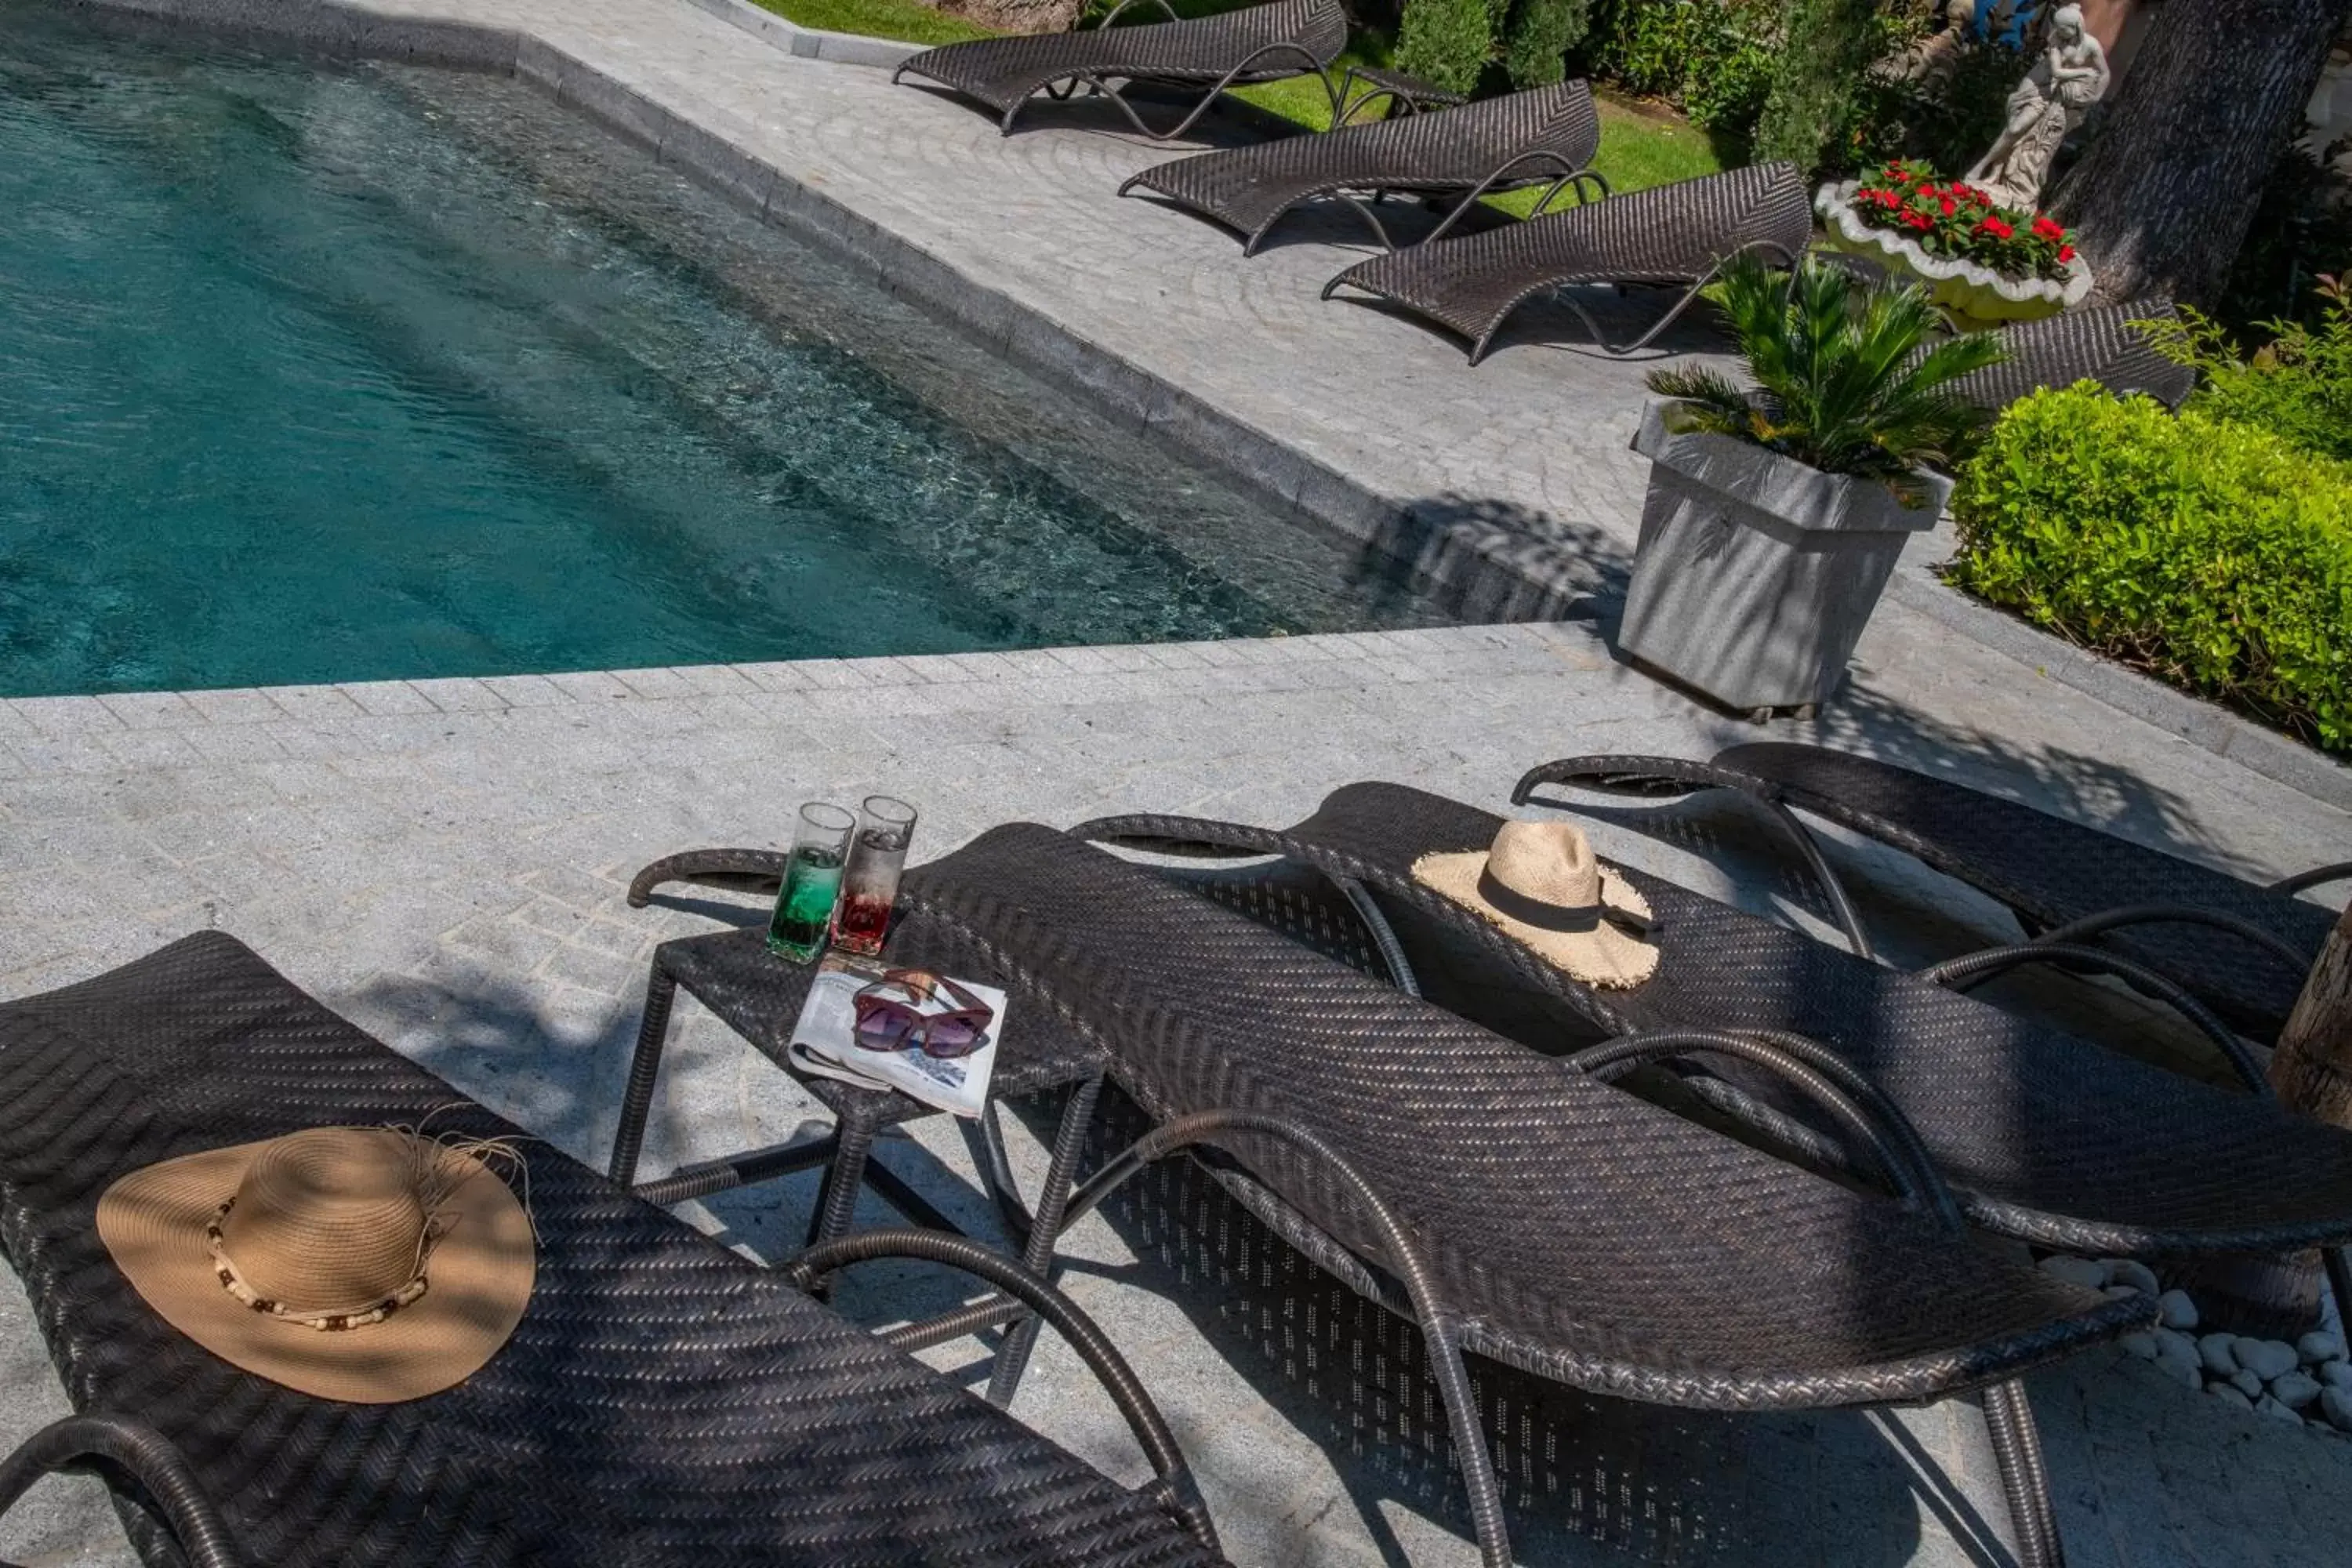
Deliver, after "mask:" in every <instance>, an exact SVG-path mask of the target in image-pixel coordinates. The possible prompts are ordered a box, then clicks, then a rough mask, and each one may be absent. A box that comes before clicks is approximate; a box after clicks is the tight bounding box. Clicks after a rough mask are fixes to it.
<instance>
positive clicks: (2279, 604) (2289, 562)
mask: <svg viewBox="0 0 2352 1568" xmlns="http://www.w3.org/2000/svg"><path fill="white" fill-rule="evenodd" d="M1952 510H1953V513H1954V515H1955V517H1956V518H1957V520H1958V524H1959V532H1960V542H1961V548H1960V553H1959V556H1958V560H1957V561H1956V562H1955V563H1953V566H1952V569H1951V574H1950V575H1951V579H1952V581H1953V582H1954V583H1956V584H1958V585H1959V586H1960V587H1963V588H1965V589H1967V590H1968V591H1969V592H1970V593H1973V594H1976V595H1980V596H1981V597H1983V598H1986V599H1989V600H1990V601H1991V602H1992V603H1994V604H1996V605H2004V606H2006V607H2008V608H2010V609H2012V610H2016V611H2018V612H2020V613H2021V614H2022V615H2024V616H2026V617H2027V618H2028V619H2030V620H2032V621H2035V622H2037V623H2039V624H2041V625H2042V626H2048V627H2050V628H2052V629H2053V630H2054V631H2057V632H2059V633H2060V634H2061V635H2063V636H2064V637H2068V638H2070V639H2072V640H2074V641H2075V642H2079V643H2081V644H2084V646H2086V647H2092V648H2095V649H2096V650H2098V651H2099V652H2102V653H2105V654H2108V655H2110V656H2112V657H2114V658H2118V659H2121V660H2123V661H2124V662H2126V663H2128V664H2131V665H2134V666H2136V667H2137V668H2142V669H2145V670H2147V671H2148V672H2149V673H2151V674H2153V675H2156V676H2158V677H2159V678H2161V679H2165V680H2168V681H2170V682H2172V683H2173V684H2174V685H2176V686H2179V687H2183V688H2185V689H2189V690H2191V691H2195V692H2199V693H2201V694H2203V695H2206V696H2209V697H2214V698H2218V699H2221V700H2224V701H2227V702H2230V703H2231V704H2233V705H2235V706H2237V707H2240V708H2242V709H2244V710H2247V711H2249V712H2252V714H2254V715H2255V716H2257V717H2259V718H2261V719H2263V720H2265V721H2269V722H2271V723H2273V724H2275V725H2277V726H2279V727H2280V728H2282V729H2284V730H2287V731H2291V732H2293V733H2294V734H2297V735H2300V736H2302V737H2304V738H2305V739H2306V740H2312V741H2315V742H2317V743H2318V744H2319V745H2321V746H2323V747H2325V748H2326V749H2328V750H2330V751H2339V752H2343V751H2352V464H2345V463H2340V462H2336V461H2335V460H2333V459H2331V458H2324V457H2320V456H2317V455H2315V454H2313V453H2310V452H2305V451H2303V450H2300V449H2298V448H2296V447H2294V446H2292V445H2290V444H2289V443H2287V442H2286V441H2284V440H2282V439H2280V438H2279V437H2276V436H2273V435H2272V434H2271V433H2269V432H2268V431H2265V430H2260V429H2256V428H2253V427H2251V426H2244V425H2239V424H2233V423H2230V422H2228V421H2224V420H2220V419H2215V418H2211V417H2209V416H2205V415H2201V414H2199V413H2196V412H2194V411H2193V410H2192V411H2189V412H2187V413H2183V414H2181V415H2180V416H2178V417H2176V416H2172V415H2170V414H2168V413H2166V412H2165V411H2164V410H2163V409H2162V408H2160V407H2158V405H2156V404H2154V403H2152V402H2150V401H2148V400H2147V399H2146V398H2131V399H2126V400H2117V399H2116V398H2114V397H2111V396H2109V395H2106V394H2105V393H2104V392H2101V391H2099V390H2098V389H2097V388H2095V387H2093V386H2090V385H2088V384H2084V385H2081V386H2077V387H2074V388H2073V389H2072V390H2069V391H2063V392H2054V391H2053V392H2041V393H2036V394H2035V395H2032V396H2031V397H2028V398H2026V399H2024V400H2023V401H2022V402H2020V403H2017V404H2015V405H2012V406H2011V408H2010V410H2009V411H2008V412H2007V413H2006V414H2004V415H2003V416H2001V418H2000V421H1999V422H1998V423H1997V424H1996V425H1995V426H1993V429H1992V431H1991V433H1990V436H1989V437H1988V438H1987V440H1986V442H1985V445H1984V447H1982V448H1981V449H1980V450H1979V453H1978V455H1977V457H1976V458H1975V459H1974V460H1973V461H1971V462H1970V463H1969V465H1968V467H1967V468H1965V469H1963V470H1962V472H1961V475H1960V483H1959V488H1958V491H1957V492H1956V493H1955V495H1954V497H1953V501H1952Z"/></svg>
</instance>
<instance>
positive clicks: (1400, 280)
mask: <svg viewBox="0 0 2352 1568" xmlns="http://www.w3.org/2000/svg"><path fill="white" fill-rule="evenodd" d="M1812 233H1813V218H1812V209H1811V207H1810V206H1809V205H1806V201H1805V182H1804V179H1803V176H1801V174H1799V173H1798V172H1797V167H1796V165H1795V164H1793V163H1759V164H1756V165H1754V166H1752V167H1749V168H1745V169H1734V170H1731V171H1730V172H1728V173H1727V174H1709V175H1707V176H1706V177H1705V178H1703V179H1696V180H1684V181H1682V182H1680V183H1678V184H1671V185H1659V186H1656V187H1654V189H1651V190H1646V191H1635V192H1633V193H1632V194H1630V195H1621V196H1612V197H1610V198H1609V199H1608V200H1607V201H1602V202H1595V203H1592V204H1591V205H1588V206H1579V207H1571V208H1570V209H1568V210H1567V211H1565V212H1552V213H1546V214H1545V215H1544V216H1541V217H1536V218H1530V219H1528V221H1526V222H1524V223H1514V224H1505V225H1503V226H1500V227H1498V228H1492V229H1488V230H1486V232H1484V233H1481V234H1473V235H1465V236H1463V237H1459V238H1454V239H1444V240H1440V241H1438V242H1436V243H1434V244H1431V245H1419V246H1415V247H1412V249H1410V250H1399V251H1393V252H1391V253H1390V254H1389V255H1386V256H1376V257H1373V258H1371V259H1370V260H1369V261H1362V262H1359V263H1358V264H1357V265H1355V266H1353V267H1351V268H1348V270H1346V271H1345V272H1342V273H1340V274H1339V276H1338V277H1337V278H1334V279H1331V281H1330V282H1328V283H1327V284H1325V285H1324V288H1323V297H1324V298H1325V299H1327V300H1328V299H1329V298H1330V297H1331V295H1332V293H1333V292H1334V291H1336V290H1338V289H1342V288H1348V289H1361V290H1362V291H1363V292H1365V293H1367V294H1371V295H1375V296H1377V297H1379V298H1381V299H1382V300H1388V301H1389V302H1390V303H1391V304H1393V305H1396V306H1398V307H1400V308H1402V309H1403V310H1409V311H1411V312H1412V313H1413V314H1415V315H1418V316H1426V317H1428V318H1429V319H1430V320H1431V321H1435V322H1437V323H1438V324H1440V325H1441V326H1444V327H1446V328H1449V329H1451V330H1452V331H1455V332H1458V333H1460V334H1461V335H1462V336H1464V337H1465V338H1467V339H1469V340H1470V363H1473V364H1475V363H1478V361H1479V360H1481V359H1482V358H1484V357H1485V356H1486V350H1487V347H1488V346H1489V345H1490V344H1491V343H1492V342H1494V338H1495V334H1496V331H1499V330H1500V329H1501V327H1502V325H1503V322H1504V321H1506V320H1507V319H1508V318H1509V316H1510V314H1511V312H1512V311H1514V310H1517V309H1518V308H1519V307H1520V306H1521V305H1524V304H1525V303H1527V302H1528V300H1532V299H1534V298H1535V297H1536V296H1537V295H1538V294H1543V293H1546V292H1549V291H1550V290H1552V289H1566V288H1569V287H1570V286H1572V285H1577V284H1586V283H1621V284H1622V283H1652V284H1664V285H1679V286H1681V287H1682V288H1683V290H1684V292H1683V294H1682V296H1681V298H1680V299H1679V300H1676V302H1675V306H1674V308H1673V309H1672V310H1668V311H1667V312H1666V314H1665V315H1664V318H1662V319H1661V320H1660V321H1658V322H1657V323H1656V324H1655V325H1654V326H1653V327H1652V328H1651V329H1650V330H1649V331H1646V332H1644V333H1643V334H1642V336H1641V337H1640V338H1639V339H1637V340H1635V341H1634V342H1630V343H1626V344H1624V345H1622V347H1621V346H1619V345H1616V344H1612V343H1611V342H1608V341H1607V338H1606V337H1605V335H1604V334H1603V333H1602V332H1601V330H1600V328H1599V326H1598V325H1596V324H1595V323H1594V322H1593V320H1592V318H1591V315H1590V314H1588V313H1587V312H1586V311H1585V310H1584V308H1583V307H1582V306H1581V305H1580V304H1578V303H1577V302H1576V300H1575V299H1574V298H1573V297H1572V296H1571V295H1569V294H1562V295H1561V296H1560V298H1561V300H1563V302H1565V303H1566V304H1568V305H1569V307H1570V309H1571V310H1575V311H1576V312H1577V314H1578V315H1579V316H1580V317H1582V318H1583V321H1584V323H1585V326H1586V327H1587V328H1588V329H1589V330H1590V331H1591V333H1592V336H1593V341H1594V342H1597V343H1599V344H1600V346H1601V347H1602V348H1604V349H1606V350H1608V351H1609V352H1610V353H1633V351H1634V350H1636V349H1639V348H1642V347H1644V346H1645V345H1647V344H1648V343H1649V342H1652V341H1653V340H1654V339H1655V338H1656V337H1657V335H1658V334H1659V333H1660V332H1662V331H1665V329H1666V328H1667V326H1668V325H1669V324H1671V323H1672V322H1673V321H1675V318H1676V317H1678V316H1680V315H1681V314H1682V313H1683V311H1684V310H1685V309H1687V308H1688V307H1689V305H1690V302H1691V301H1692V300H1695V299H1696V298H1697V297H1698V290H1699V289H1701V288H1703V287H1705V286H1706V282H1707V281H1708V279H1712V278H1713V277H1714V276H1715V274H1716V272H1717V270H1718V269H1719V268H1721V267H1722V266H1723V264H1724V263H1725V262H1727V261H1728V260H1730V259H1731V258H1733V257H1734V256H1737V255H1739V254H1741V253H1742V252H1745V251H1756V252H1758V253H1759V254H1761V255H1763V256H1764V257H1765V258H1767V259H1769V260H1774V261H1778V262H1780V263H1782V264H1784V265H1785V264H1787V263H1789V262H1792V261H1794V260H1795V259H1796V258H1797V257H1799V256H1800V255H1801V254H1802V253H1803V251H1804V248H1805V247H1806V245H1807V244H1808V243H1809V242H1810V241H1811V238H1812Z"/></svg>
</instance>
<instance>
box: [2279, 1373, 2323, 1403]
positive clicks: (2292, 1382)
mask: <svg viewBox="0 0 2352 1568" xmlns="http://www.w3.org/2000/svg"><path fill="white" fill-rule="evenodd" d="M2271 1397H2272V1398H2273V1399H2275V1400H2277V1401H2278V1402H2279V1403H2280V1404H2281V1405H2285V1406H2286V1407H2287V1408H2288V1409H2289V1410H2301V1409H2303V1408H2304V1407H2305V1405H2310V1404H2312V1403H2313V1402H2314V1401H2315V1400H2317V1399H2318V1397H2319V1380H2318V1379H2317V1378H2315V1377H2312V1376H2310V1375H2309V1374H2307V1373H2300V1372H2291V1373H2287V1374H2286V1375H2285V1376H2284V1377H2274V1378H2273V1379H2271Z"/></svg>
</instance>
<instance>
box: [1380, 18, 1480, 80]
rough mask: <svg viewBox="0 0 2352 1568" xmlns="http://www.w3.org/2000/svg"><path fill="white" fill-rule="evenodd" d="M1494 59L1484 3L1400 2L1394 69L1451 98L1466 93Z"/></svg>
mask: <svg viewBox="0 0 2352 1568" xmlns="http://www.w3.org/2000/svg"><path fill="white" fill-rule="evenodd" d="M1494 53H1495V19H1494V17H1493V16H1491V15H1490V14H1489V13H1488V11H1487V9H1486V0H1405V8H1404V25H1403V26H1402V27H1401V28H1400V29H1399V30H1398V33H1397V49H1396V63H1397V67H1398V68H1399V69H1401V70H1404V71H1407V72H1410V73H1411V74H1412V75H1414V76H1417V77H1419V78H1421V79H1422V80H1423V81H1428V82H1434V83H1436V84H1437V85H1438V86H1439V87H1442V88H1444V89H1447V90H1448V91H1450V92H1468V91H1470V90H1471V89H1474V88H1475V87H1476V86H1477V85H1478V76H1479V73H1480V72H1482V71H1484V70H1485V69H1486V62H1487V60H1488V59H1490V58H1493V56H1494Z"/></svg>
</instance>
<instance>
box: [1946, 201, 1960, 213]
mask: <svg viewBox="0 0 2352 1568" xmlns="http://www.w3.org/2000/svg"><path fill="white" fill-rule="evenodd" d="M1959 210H1960V205H1959V204H1958V202H1956V201H1954V200H1952V198H1951V197H1949V196H1946V197H1945V198H1944V216H1946V217H1949V216H1952V215H1953V214H1954V213H1956V212H1958V211H1959Z"/></svg>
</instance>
